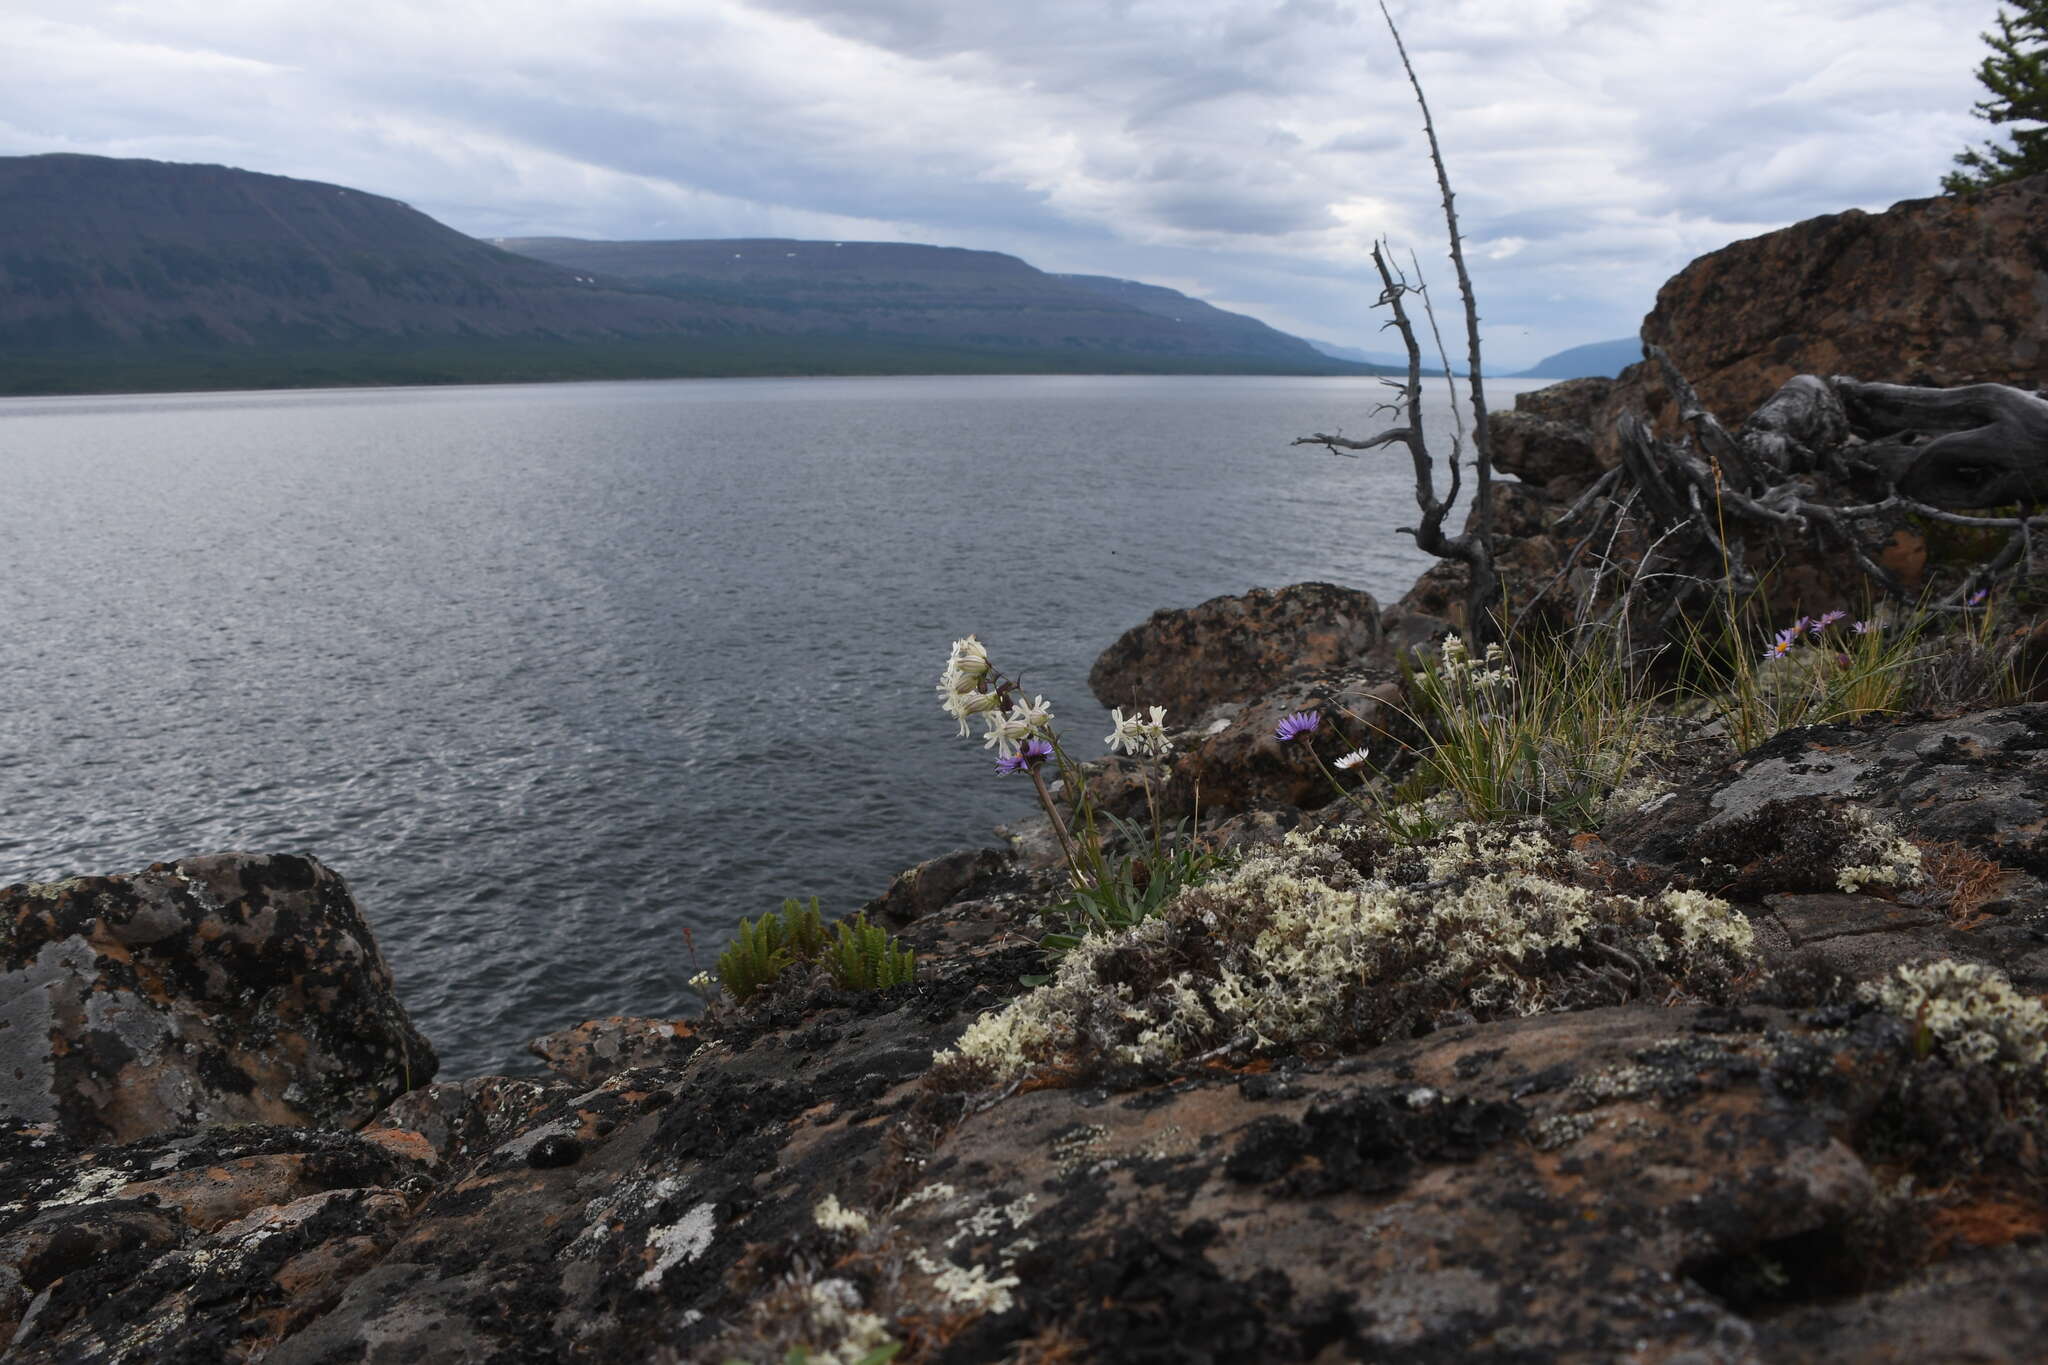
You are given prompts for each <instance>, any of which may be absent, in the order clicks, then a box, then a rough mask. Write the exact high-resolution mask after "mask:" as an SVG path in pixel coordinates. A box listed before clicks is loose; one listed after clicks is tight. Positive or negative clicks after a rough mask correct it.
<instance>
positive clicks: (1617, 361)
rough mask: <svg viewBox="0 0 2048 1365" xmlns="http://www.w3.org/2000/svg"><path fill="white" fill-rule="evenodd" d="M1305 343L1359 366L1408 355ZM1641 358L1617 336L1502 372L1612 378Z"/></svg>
mask: <svg viewBox="0 0 2048 1365" xmlns="http://www.w3.org/2000/svg"><path fill="white" fill-rule="evenodd" d="M1309 345H1311V346H1313V347H1315V348H1316V349H1317V350H1318V351H1321V352H1322V353H1323V354H1324V355H1326V356H1330V357H1331V358H1333V359H1336V360H1350V361H1355V362H1357V363H1359V364H1363V365H1376V366H1382V367H1387V368H1391V369H1396V370H1406V369H1407V368H1408V358H1407V357H1406V356H1404V355H1401V354H1399V353H1397V352H1394V351H1363V350H1360V349H1359V348H1358V347H1356V346H1339V345H1337V344H1336V343H1335V342H1330V341H1311V342H1310V343H1309ZM1642 358H1643V344H1642V342H1641V341H1639V340H1637V339H1636V338H1635V337H1621V338H1618V339H1616V340H1614V341H1594V342H1589V343H1588V344H1586V345H1584V346H1573V347H1571V348H1570V349H1569V350H1563V351H1559V352H1557V353H1556V354H1555V355H1547V356H1545V357H1543V359H1541V360H1539V361H1537V362H1536V363H1535V364H1534V365H1531V366H1530V367H1529V368H1528V369H1526V370H1518V371H1516V372H1515V373H1514V374H1510V375H1504V376H1502V377H1503V378H1506V379H1585V378H1588V377H1590V376H1595V375H1597V376H1600V377H1602V378H1605V379H1613V378H1615V377H1616V376H1618V375H1619V374H1620V373H1621V372H1622V371H1623V370H1625V369H1627V368H1628V367H1629V366H1630V365H1633V364H1635V363H1636V362H1637V361H1638V360H1641V359H1642ZM1466 372H1467V367H1465V366H1462V365H1453V366H1451V373H1452V374H1457V375H1462V374H1465V373H1466ZM1423 373H1424V374H1430V375H1437V374H1442V373H1443V371H1442V370H1441V369H1437V370H1431V369H1425V370H1424V371H1423Z"/></svg>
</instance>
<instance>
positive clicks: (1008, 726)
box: [981, 711, 1031, 758]
mask: <svg viewBox="0 0 2048 1365" xmlns="http://www.w3.org/2000/svg"><path fill="white" fill-rule="evenodd" d="M981 723H982V724H984V725H986V726H987V727H988V730H987V732H986V733H985V734H983V735H982V737H981V747H982V748H984V749H987V748H991V747H993V748H994V749H995V751H996V753H997V755H998V756H999V757H1002V758H1011V757H1014V756H1015V755H1016V752H1017V746H1018V745H1019V744H1022V743H1023V742H1024V741H1025V740H1027V739H1029V738H1031V727H1030V726H1029V725H1027V724H1025V723H1024V722H1023V721H1021V720H1019V719H1018V718H1017V714H1016V713H1015V712H1011V713H1010V714H1008V715H1005V714H1003V713H1002V712H1000V711H990V712H989V713H988V714H986V715H984V716H983V717H982V718H981Z"/></svg>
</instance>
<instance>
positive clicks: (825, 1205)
mask: <svg viewBox="0 0 2048 1365" xmlns="http://www.w3.org/2000/svg"><path fill="white" fill-rule="evenodd" d="M811 1217H812V1219H813V1220H815V1221H816V1222H817V1224H818V1226H819V1228H821V1229H822V1230H824V1231H826V1232H843V1233H846V1234H848V1235H849V1236H855V1237H857V1236H859V1235H860V1234H861V1233H863V1232H866V1231H867V1230H868V1216H867V1215H866V1214H864V1213H862V1212H861V1211H860V1210H859V1209H849V1208H845V1207H843V1206H842V1205H841V1204H840V1202H839V1196H838V1195H836V1194H828V1195H826V1196H825V1197H824V1198H823V1199H821V1200H819V1201H818V1204H817V1207H816V1208H814V1209H812V1210H811Z"/></svg>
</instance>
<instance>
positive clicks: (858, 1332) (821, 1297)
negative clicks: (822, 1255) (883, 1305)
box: [802, 1279, 891, 1365]
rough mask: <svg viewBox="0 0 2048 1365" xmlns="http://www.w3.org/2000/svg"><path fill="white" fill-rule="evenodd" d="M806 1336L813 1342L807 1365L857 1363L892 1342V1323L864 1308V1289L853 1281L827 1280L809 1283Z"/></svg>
mask: <svg viewBox="0 0 2048 1365" xmlns="http://www.w3.org/2000/svg"><path fill="white" fill-rule="evenodd" d="M802 1307H803V1310H804V1313H803V1315H804V1317H806V1318H807V1319H808V1322H807V1323H806V1324H805V1326H806V1327H807V1328H808V1329H809V1330H808V1331H807V1332H806V1333H805V1334H804V1335H805V1337H806V1339H807V1340H809V1341H811V1342H813V1343H821V1344H815V1345H813V1346H812V1347H811V1348H810V1350H809V1351H807V1352H806V1353H805V1354H804V1355H803V1357H802V1359H803V1360H804V1361H805V1362H806V1365H856V1362H858V1361H860V1360H863V1359H865V1358H866V1357H867V1356H868V1355H869V1354H870V1353H872V1352H874V1351H876V1350H878V1349H880V1348H881V1347H884V1346H887V1345H889V1344H890V1341H891V1338H890V1336H889V1329H888V1324H887V1323H886V1322H884V1321H883V1320H882V1317H881V1315H880V1314H877V1313H869V1312H866V1311H864V1310H863V1305H862V1303H861V1297H860V1290H859V1288H858V1287H857V1286H855V1285H854V1283H853V1282H852V1281H851V1280H844V1279H825V1280H818V1281H816V1282H815V1283H813V1284H810V1285H807V1286H805V1292H804V1302H803V1305H802Z"/></svg>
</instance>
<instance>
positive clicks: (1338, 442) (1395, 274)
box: [1294, 4, 1502, 642]
mask: <svg viewBox="0 0 2048 1365" xmlns="http://www.w3.org/2000/svg"><path fill="white" fill-rule="evenodd" d="M1380 14H1381V16H1382V17H1384V18H1385V19H1386V21H1387V29H1388V31H1389V32H1391V33H1392V34H1393V35H1394V47H1395V50H1396V51H1397V52H1399V53H1400V56H1401V68H1402V70H1404V71H1405V72H1407V74H1408V83H1409V85H1410V86H1411V87H1413V89H1414V91H1415V100H1416V103H1417V104H1419V105H1420V106H1421V108H1422V127H1423V132H1424V133H1425V134H1427V136H1428V139H1429V159H1430V164H1431V165H1432V166H1434V167H1435V168H1436V178H1437V186H1438V188H1439V189H1441V190H1442V191H1443V203H1444V223H1445V225H1446V227H1447V228H1448V229H1449V231H1450V238H1451V264H1452V265H1453V266H1454V267H1455V268H1456V270H1457V275H1458V291H1459V294H1460V296H1461V297H1462V299H1463V300H1464V304H1465V334H1466V341H1467V352H1468V355H1469V365H1470V373H1469V375H1468V377H1467V383H1468V384H1469V385H1470V388H1471V398H1472V426H1473V440H1472V444H1473V450H1474V457H1475V458H1474V468H1475V470H1476V471H1477V478H1476V484H1475V490H1474V494H1473V506H1472V514H1471V516H1470V518H1469V519H1468V521H1467V523H1466V526H1465V529H1464V530H1463V531H1462V532H1461V533H1459V534H1456V535H1447V534H1445V532H1444V522H1445V519H1446V518H1447V517H1448V516H1449V514H1450V511H1451V509H1452V508H1453V507H1454V506H1455V505H1456V503H1457V501H1458V495H1459V492H1460V491H1461V489H1460V479H1461V475H1460V469H1461V465H1462V461H1461V460H1460V458H1459V457H1460V455H1461V454H1462V451H1461V449H1460V447H1461V446H1462V444H1463V442H1462V435H1463V431H1462V424H1460V435H1459V438H1458V439H1454V440H1453V441H1452V443H1451V451H1450V455H1449V458H1448V459H1447V460H1446V464H1447V466H1448V483H1449V488H1448V491H1447V493H1446V495H1445V496H1444V497H1441V498H1439V497H1438V496H1437V491H1436V479H1435V474H1434V468H1433V463H1432V461H1431V459H1430V454H1429V446H1428V442H1427V439H1426V438H1425V436H1424V434H1423V426H1422V348H1421V346H1420V344H1419V343H1418V342H1417V340H1416V336H1415V325H1414V321H1413V319H1412V318H1410V316H1409V314H1408V309H1407V305H1406V304H1405V303H1404V302H1403V300H1404V298H1405V297H1406V296H1407V295H1409V294H1419V295H1421V297H1422V301H1423V311H1424V314H1425V316H1426V317H1427V320H1428V323H1429V328H1430V333H1431V335H1432V336H1433V337H1434V338H1435V340H1436V343H1437V352H1438V354H1439V356H1443V337H1442V334H1441V333H1439V332H1438V331H1437V326H1436V312H1435V310H1434V309H1433V308H1431V307H1430V305H1429V295H1428V293H1427V291H1426V290H1425V289H1424V288H1423V286H1422V282H1421V271H1420V270H1419V269H1418V270H1417V271H1416V280H1415V282H1414V283H1413V284H1411V283H1410V282H1409V281H1408V279H1407V277H1406V276H1405V275H1403V274H1402V273H1401V271H1400V269H1399V268H1398V267H1396V266H1394V265H1392V264H1390V263H1389V262H1388V260H1387V251H1386V245H1385V243H1375V244H1374V245H1373V250H1372V263H1373V266H1374V268H1376V269H1377V270H1378V271H1379V276H1380V285H1381V289H1380V296H1379V299H1378V301H1377V302H1376V303H1375V304H1374V306H1375V307H1382V306H1384V307H1386V308H1388V309H1390V310H1391V312H1392V317H1391V319H1390V320H1389V322H1388V323H1387V324H1386V325H1387V326H1389V327H1392V328H1393V329H1394V330H1395V331H1397V332H1399V333H1400V336H1401V342H1402V345H1403V346H1404V347H1405V348H1406V350H1407V353H1408V382H1407V383H1406V384H1404V385H1401V386H1399V387H1400V392H1401V398H1400V401H1399V403H1398V404H1397V405H1396V406H1397V407H1398V408H1405V410H1406V417H1407V421H1406V423H1405V424H1404V425H1401V426H1396V427H1390V428H1388V429H1387V430H1385V431H1382V432H1380V433H1378V434H1377V435H1375V436H1372V437H1369V438H1367V439H1366V440H1364V441H1357V440H1351V439H1347V438H1345V437H1342V436H1333V435H1329V434H1327V433H1317V434H1316V435H1313V436H1304V437H1299V438H1297V439H1296V440H1295V442H1294V444H1296V445H1319V446H1322V447H1323V448H1324V449H1326V450H1328V451H1330V453H1332V454H1346V453H1351V452H1357V451H1361V450H1374V449H1377V448H1379V447H1381V446H1388V445H1405V446H1406V447H1407V448H1408V455H1409V461H1410V464H1411V465H1412V467H1413V473H1414V478H1415V502H1416V506H1417V507H1419V508H1420V509H1421V511H1422V520H1421V522H1420V523H1419V524H1418V525H1416V526H1414V527H1403V528H1401V529H1402V530H1403V531H1406V532H1407V533H1408V534H1410V535H1412V536H1413V537H1414V538H1415V543H1416V545H1417V546H1418V547H1419V548H1421V549H1422V550H1424V551H1425V552H1427V553H1429V554H1431V555H1434V556H1436V557H1437V558H1439V559H1446V560H1453V561H1456V562H1458V563H1460V564H1463V565H1464V566H1465V568H1466V571H1467V588H1466V595H1465V608H1466V610H1465V633H1466V634H1467V635H1469V636H1471V637H1473V638H1474V639H1475V640H1476V641H1479V642H1485V641H1490V640H1493V639H1496V638H1498V636H1499V634H1500V630H1501V625H1502V622H1501V620H1500V606H1501V592H1500V579H1499V575H1498V573H1497V572H1496V570H1495V568H1494V553H1493V461H1492V457H1491V452H1492V444H1491V442H1490V440H1489V432H1488V428H1487V421H1486V390H1485V380H1484V377H1483V374H1482V371H1481V368H1480V361H1479V309H1478V305H1477V304H1476V303H1475V302H1474V299H1473V294H1472V277H1471V275H1470V274H1469V273H1468V272H1467V271H1466V269H1465V251H1464V243H1463V239H1462V238H1461V237H1460V236H1459V234H1458V215H1457V211H1456V209H1455V208H1454V207H1453V201H1454V198H1455V196H1453V194H1452V193H1451V181H1450V175H1449V173H1448V172H1447V171H1446V170H1445V169H1444V158H1443V149H1442V147H1441V146H1440V145H1439V144H1438V142H1437V136H1436V121H1435V120H1434V119H1433V118H1432V117H1431V116H1430V112H1429V101H1428V100H1427V99H1426V98H1425V97H1424V95H1423V93H1422V82H1421V81H1420V80H1419V79H1418V78H1417V77H1416V75H1415V66H1414V64H1413V63H1412V62H1410V61H1409V60H1408V49H1407V47H1406V46H1405V45H1404V44H1403V43H1402V41H1401V31H1400V30H1399V29H1398V28H1396V27H1395V26H1394V18H1393V16H1392V15H1391V14H1388V13H1387V8H1386V6H1385V4H1382V5H1381V6H1380ZM1411 254H1412V253H1411ZM1450 369H1451V367H1450V363H1449V358H1448V357H1447V356H1445V357H1444V377H1445V380H1446V382H1450V380H1451V375H1450ZM1451 393H1452V408H1451V410H1452V413H1453V415H1455V414H1456V412H1457V402H1456V398H1457V389H1456V386H1455V384H1452V389H1451Z"/></svg>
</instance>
